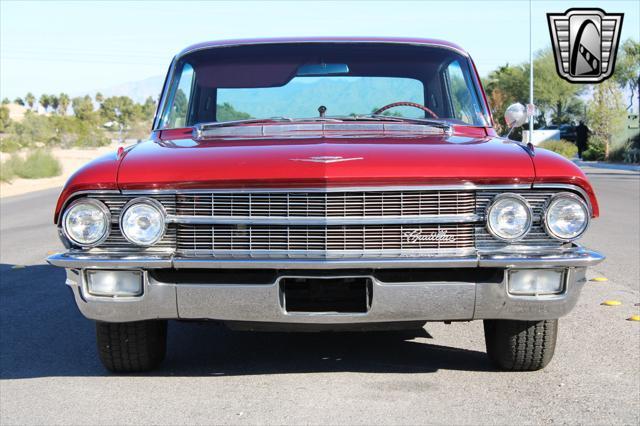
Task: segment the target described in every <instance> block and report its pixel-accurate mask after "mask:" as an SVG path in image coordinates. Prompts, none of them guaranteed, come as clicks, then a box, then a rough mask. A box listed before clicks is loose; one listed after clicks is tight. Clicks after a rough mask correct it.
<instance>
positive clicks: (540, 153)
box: [533, 148, 600, 217]
mask: <svg viewBox="0 0 640 426" xmlns="http://www.w3.org/2000/svg"><path fill="white" fill-rule="evenodd" d="M535 153H536V155H535V157H533V163H534V166H535V170H536V179H535V182H536V183H566V184H571V185H577V186H579V187H580V188H582V189H584V190H585V192H586V193H587V194H588V195H589V199H590V201H591V206H592V208H593V217H598V216H599V215H600V207H599V206H598V200H597V198H596V194H595V192H594V190H593V187H592V186H591V184H590V183H589V180H588V179H587V176H586V175H585V174H584V172H583V171H582V170H580V167H578V166H576V165H575V164H573V163H572V162H571V161H569V160H567V159H566V158H564V157H562V156H561V155H559V154H556V153H555V152H551V151H548V150H546V149H542V148H536V150H535Z"/></svg>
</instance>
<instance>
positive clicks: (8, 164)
mask: <svg viewBox="0 0 640 426" xmlns="http://www.w3.org/2000/svg"><path fill="white" fill-rule="evenodd" d="M15 175H16V174H15V172H14V170H13V163H12V161H11V157H10V158H9V159H8V160H6V161H3V162H2V164H0V182H11V180H12V179H13V178H14V177H15Z"/></svg>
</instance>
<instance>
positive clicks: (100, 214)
mask: <svg viewBox="0 0 640 426" xmlns="http://www.w3.org/2000/svg"><path fill="white" fill-rule="evenodd" d="M110 222H111V214H110V213H109V209H108V208H107V206H105V205H104V204H103V203H101V202H100V201H97V200H92V199H90V198H84V199H80V200H77V201H75V202H73V203H72V204H71V205H70V206H69V208H67V210H65V212H64V215H63V216H62V230H63V231H64V234H65V235H66V237H67V238H68V239H69V240H71V241H72V242H73V243H74V244H76V245H79V246H81V247H94V246H97V245H98V244H100V243H101V242H103V241H104V240H105V239H106V238H107V237H108V236H109V227H110V226H109V225H110Z"/></svg>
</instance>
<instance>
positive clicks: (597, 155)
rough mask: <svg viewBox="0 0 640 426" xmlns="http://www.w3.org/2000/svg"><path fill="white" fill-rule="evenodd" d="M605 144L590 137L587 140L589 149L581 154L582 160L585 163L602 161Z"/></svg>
mask: <svg viewBox="0 0 640 426" xmlns="http://www.w3.org/2000/svg"><path fill="white" fill-rule="evenodd" d="M604 153H605V143H604V142H603V141H602V140H601V139H599V138H597V137H592V138H590V139H589V148H588V149H587V150H586V151H585V152H583V153H582V159H583V160H587V161H602V160H604Z"/></svg>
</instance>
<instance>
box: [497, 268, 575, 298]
mask: <svg viewBox="0 0 640 426" xmlns="http://www.w3.org/2000/svg"><path fill="white" fill-rule="evenodd" d="M563 277H564V271H562V270H557V269H512V270H510V271H509V293H511V294H517V295H523V296H538V295H547V294H559V293H562V290H563V284H564V283H563V281H564V280H563Z"/></svg>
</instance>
